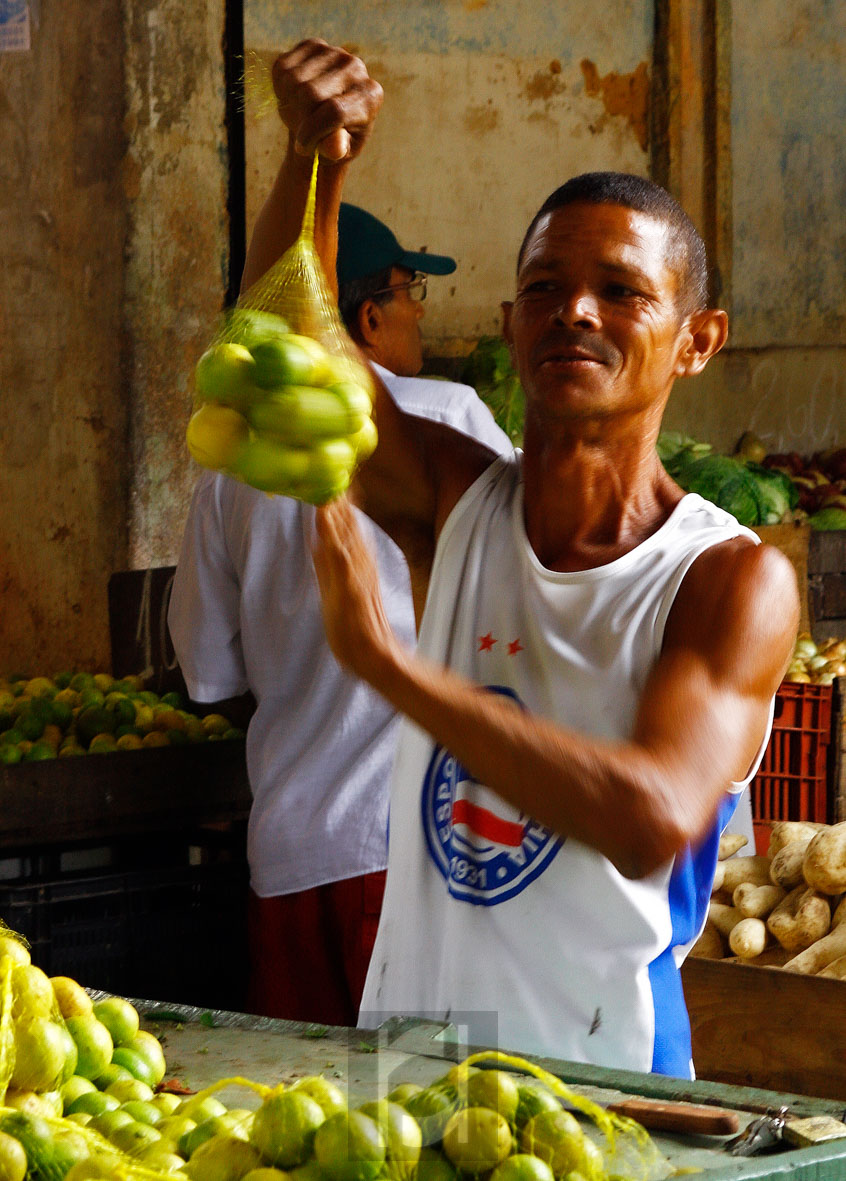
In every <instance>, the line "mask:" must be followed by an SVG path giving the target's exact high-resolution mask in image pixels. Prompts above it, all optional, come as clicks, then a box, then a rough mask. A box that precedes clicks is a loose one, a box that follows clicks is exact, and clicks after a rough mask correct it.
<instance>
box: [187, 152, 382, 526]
mask: <svg viewBox="0 0 846 1181" xmlns="http://www.w3.org/2000/svg"><path fill="white" fill-rule="evenodd" d="M317 170H318V156H317V154H315V157H314V165H313V168H312V176H311V186H310V190H309V195H308V200H307V203H306V209H305V213H304V216H303V222H302V227H301V230H300V234H299V237H298V238H297V240H296V242H295V243H294V244H293V246H291V247H290V249H289V250H287V251H286V253H285V254H284V255H283V256H282V257H281V258H280V259H279V261H278V262H277V263H275V264H274V266H272V267H271V268H270V270H269V271H268V272H267V273H266V274H265V275H264V276H263V277H262V278H261V279H259V280H258V282H256V283H255V284H254V285H253V286H252V287H251V288H250V289H249V290H248V291H247V292H245V293H244V295H243V296H242V297H241V299H240V300H239V301H238V303H237V304H236V306H235V307H234V308H232V309H231V310H230V311H229V312H228V313H227V314H226V315H224V316H223V318H222V320H221V323H220V325H219V327H218V329H217V332H216V333H215V336H214V338H213V340H212V342H211V344H210V345H209V347H208V348H207V349H206V351H205V352H204V353H203V355H202V356H201V357H200V360H199V361H198V362H197V365H196V368H195V371H194V406H193V412H192V414H191V418H190V420H189V423H188V427H187V431H186V442H187V444H188V450H189V451H190V453H191V455H192V456H193V458H194V459H195V460H196V461H197V462H198V463H200V464H201V465H202V466H203V467H207V468H212V469H213V470H216V471H221V472H224V473H225V474H226V475H229V476H234V477H235V478H236V479H238V480H242V481H243V482H244V483H246V484H250V485H252V486H253V487H254V488H259V489H261V490H262V491H263V492H267V493H270V494H272V493H279V494H281V495H284V496H293V497H296V498H297V499H299V500H304V501H308V502H309V503H311V504H323V503H325V502H326V501H329V500H332V499H333V498H334V497H335V496H338V495H340V494H341V493H342V492H344V491H345V490H346V488H347V487H348V485H349V483H350V480H351V478H352V474H353V472H354V470H355V468H356V466H357V464H359V463H361V462H362V460H364V459H366V458H367V456H368V455H370V454H371V452H372V451H373V449H374V447H375V446H376V427H375V425H374V423H373V419H372V418H371V409H372V390H373V386H372V379H371V377H370V373H369V370H368V369H367V368H366V367H365V366H364V365H363V364H362V363H361V361H360V360H359V357H358V354H357V352H356V349H355V346H354V345H353V343H352V341H351V340H350V338H349V336H348V334H347V332H346V330H345V328H344V325H343V323H342V321H341V318H340V315H339V313H338V309H337V305H336V304H335V301H334V300H333V298H332V294H331V292H330V290H329V287H328V284H327V282H326V277H325V275H324V273H323V271H322V268H321V263H320V259H319V257H318V255H317V251H316V248H315V245H314V211H315V197H316V190H317Z"/></svg>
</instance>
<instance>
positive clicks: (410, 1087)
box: [387, 1083, 423, 1107]
mask: <svg viewBox="0 0 846 1181" xmlns="http://www.w3.org/2000/svg"><path fill="white" fill-rule="evenodd" d="M422 1090H423V1088H422V1087H421V1086H420V1083H400V1084H399V1085H398V1086H396V1087H394V1089H393V1090H392V1091H389V1092H388V1095H387V1098H388V1099H389V1100H390V1102H391V1103H399V1104H400V1105H401V1106H402V1107H405V1105H406V1103H407V1101H408V1100H409V1099H410V1098H411V1096H412V1095H419V1094H420V1092H421V1091H422Z"/></svg>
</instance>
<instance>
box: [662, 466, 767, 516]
mask: <svg viewBox="0 0 846 1181" xmlns="http://www.w3.org/2000/svg"><path fill="white" fill-rule="evenodd" d="M670 474H671V475H673V476H674V479H675V480H676V481H677V483H679V484H680V485H681V487H682V488H684V490H685V492H697V493H698V494H699V495H700V496H702V497H704V499H705V500H710V501H711V503H712V504H716V505H718V506H719V507H720V508H723V509H725V510H726V512H728V513H731V515H732V516H733V517H736V518H737V520H738V521H739V522H740V524H741V525H758V524H760V521H761V501H760V497H759V495H758V486H757V484H756V482H755V478H754V476H753V475H752V473H751V472H750V471H749V470H748V468H747V467H746V464H745V463H741V462H740V461H739V460H737V459H732V458H731V456H729V455H706V456H703V458H701V459H689V460H687V461H686V462H683V463H681V465H680V467H679V470H678V471H677V472H675V473H673V472H671V473H670Z"/></svg>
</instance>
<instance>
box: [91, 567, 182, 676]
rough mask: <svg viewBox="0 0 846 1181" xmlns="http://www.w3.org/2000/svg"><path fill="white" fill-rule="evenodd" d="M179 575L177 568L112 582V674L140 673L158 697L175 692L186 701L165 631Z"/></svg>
mask: <svg viewBox="0 0 846 1181" xmlns="http://www.w3.org/2000/svg"><path fill="white" fill-rule="evenodd" d="M175 571H176V567H175V566H155V567H152V568H151V569H149V570H120V571H118V572H117V573H115V574H113V575H112V576H111V578H110V579H109V638H110V642H111V653H112V673H113V675H114V676H116V677H125V676H127V675H129V674H138V675H140V676H143V677H144V678H145V680H146V681H147V687H148V688H150V689H152V690H153V691H154V692H156V693H166V692H167V691H168V690H170V689H176V690H177V691H178V692H181V693H184V694H185V696H186V697H187V691H186V689H185V681H184V680H183V677H182V671H181V669H180V668H179V665H178V663H177V660H176V654H175V653H174V650H173V644H172V643H171V640H170V633H169V631H168V628H167V609H168V606H169V605H170V592H171V589H172V587H173V576H174V573H175Z"/></svg>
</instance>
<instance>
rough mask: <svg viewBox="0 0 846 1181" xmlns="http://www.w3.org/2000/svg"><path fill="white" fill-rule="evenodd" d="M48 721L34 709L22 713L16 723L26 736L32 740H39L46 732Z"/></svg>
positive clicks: (17, 727)
mask: <svg viewBox="0 0 846 1181" xmlns="http://www.w3.org/2000/svg"><path fill="white" fill-rule="evenodd" d="M46 724H47V723H46V721H45V719H44V718H43V717H40V716H39V714H37V713H35V712H34V711H32V710H26V711H25V712H24V713H22V714H20V715H19V717H18V720H17V722H16V724H15V727H16V729H17V730H19V731H20V732H21V734H22V735H23V736H24V738H28V739H29V740H30V742H37V741H38V739H39V738H40V737H41V735H42V734H43V733H44V727H45V726H46Z"/></svg>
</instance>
